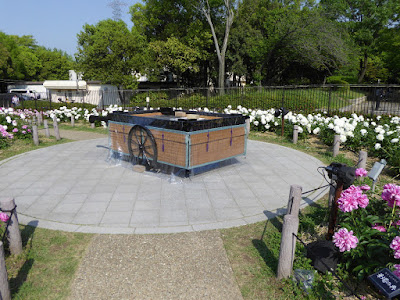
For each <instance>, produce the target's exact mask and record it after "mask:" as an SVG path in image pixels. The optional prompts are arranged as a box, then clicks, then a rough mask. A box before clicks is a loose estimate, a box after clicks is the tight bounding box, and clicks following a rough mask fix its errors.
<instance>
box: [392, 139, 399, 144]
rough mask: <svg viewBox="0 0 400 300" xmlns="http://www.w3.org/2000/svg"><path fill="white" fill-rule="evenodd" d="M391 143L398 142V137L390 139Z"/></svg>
mask: <svg viewBox="0 0 400 300" xmlns="http://www.w3.org/2000/svg"><path fill="white" fill-rule="evenodd" d="M390 142H391V143H393V144H394V143H398V142H399V139H398V138H394V139H392V140H391V141H390Z"/></svg>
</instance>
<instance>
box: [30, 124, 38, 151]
mask: <svg viewBox="0 0 400 300" xmlns="http://www.w3.org/2000/svg"><path fill="white" fill-rule="evenodd" d="M32 131H33V143H34V144H35V145H36V146H39V134H38V127H37V125H33V126H32Z"/></svg>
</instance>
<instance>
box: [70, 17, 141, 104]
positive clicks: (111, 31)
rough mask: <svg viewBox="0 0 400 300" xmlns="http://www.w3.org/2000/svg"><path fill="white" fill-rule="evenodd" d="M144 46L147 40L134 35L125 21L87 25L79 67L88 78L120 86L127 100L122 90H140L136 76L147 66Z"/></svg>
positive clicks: (81, 39) (80, 43)
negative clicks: (137, 88) (144, 65)
mask: <svg viewBox="0 0 400 300" xmlns="http://www.w3.org/2000/svg"><path fill="white" fill-rule="evenodd" d="M143 45H144V41H143V38H142V37H141V36H140V35H138V34H135V33H132V32H130V31H129V30H128V28H127V26H126V24H125V23H124V22H123V21H120V20H119V21H114V20H111V19H108V20H103V21H100V22H99V23H97V24H96V25H88V24H86V25H84V27H83V31H81V32H80V33H79V34H78V53H77V54H76V60H77V64H78V68H79V70H80V71H82V72H83V73H84V78H88V79H92V80H100V81H101V82H103V83H108V84H112V85H115V86H117V87H118V89H119V91H120V98H121V101H123V97H122V92H121V91H122V89H124V88H128V89H132V88H136V87H137V80H136V77H135V76H134V74H135V73H136V72H140V71H141V69H142V68H143V64H144V63H145V61H144V59H143V58H144V57H145V54H144V47H143Z"/></svg>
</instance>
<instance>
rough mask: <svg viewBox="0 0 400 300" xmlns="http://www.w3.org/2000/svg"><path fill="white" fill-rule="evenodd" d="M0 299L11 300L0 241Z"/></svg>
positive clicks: (2, 246)
mask: <svg viewBox="0 0 400 300" xmlns="http://www.w3.org/2000/svg"><path fill="white" fill-rule="evenodd" d="M0 299H2V300H11V292H10V286H9V284H8V274H7V268H6V259H5V255H4V245H3V242H2V241H0Z"/></svg>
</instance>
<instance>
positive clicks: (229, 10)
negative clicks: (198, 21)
mask: <svg viewBox="0 0 400 300" xmlns="http://www.w3.org/2000/svg"><path fill="white" fill-rule="evenodd" d="M233 1H234V0H224V3H223V6H222V7H220V10H221V12H222V16H223V18H224V19H225V32H224V35H223V41H222V45H221V47H220V42H219V39H218V37H217V32H216V30H215V24H214V21H213V19H212V8H211V6H210V3H209V0H201V1H199V5H200V9H201V11H202V13H203V14H204V16H205V17H206V19H207V22H208V24H209V25H210V29H211V34H212V37H213V40H214V46H215V50H216V53H217V57H218V88H220V89H221V90H220V91H221V93H223V92H224V90H223V88H224V86H225V58H226V49H227V47H228V41H229V32H230V30H231V27H232V24H233V19H234V15H235V14H234V7H233V4H234V3H233ZM238 2H239V1H238ZM214 9H215V8H214Z"/></svg>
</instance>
